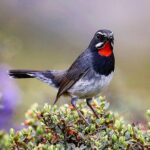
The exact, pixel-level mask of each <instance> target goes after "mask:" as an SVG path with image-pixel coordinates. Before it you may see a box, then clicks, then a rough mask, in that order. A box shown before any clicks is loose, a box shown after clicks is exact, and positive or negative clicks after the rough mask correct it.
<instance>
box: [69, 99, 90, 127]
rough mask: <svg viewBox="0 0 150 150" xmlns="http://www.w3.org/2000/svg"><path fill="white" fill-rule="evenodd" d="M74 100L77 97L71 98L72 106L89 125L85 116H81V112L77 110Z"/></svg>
mask: <svg viewBox="0 0 150 150" xmlns="http://www.w3.org/2000/svg"><path fill="white" fill-rule="evenodd" d="M76 101H77V97H73V98H72V99H71V104H72V106H73V107H74V108H75V109H76V111H77V112H78V115H79V116H80V117H81V118H82V119H83V120H84V121H85V122H86V123H87V124H88V125H89V123H88V121H87V120H86V119H85V117H84V116H83V114H82V113H81V111H80V110H78V108H77V106H76Z"/></svg>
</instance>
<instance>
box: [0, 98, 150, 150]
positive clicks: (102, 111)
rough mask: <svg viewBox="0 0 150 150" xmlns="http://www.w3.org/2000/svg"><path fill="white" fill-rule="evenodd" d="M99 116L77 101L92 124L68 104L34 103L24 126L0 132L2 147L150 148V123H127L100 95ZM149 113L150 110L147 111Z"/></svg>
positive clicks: (40, 149)
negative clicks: (112, 110) (144, 125)
mask: <svg viewBox="0 0 150 150" xmlns="http://www.w3.org/2000/svg"><path fill="white" fill-rule="evenodd" d="M92 105H93V107H94V109H95V110H96V112H97V114H98V116H99V119H97V118H96V117H95V116H94V114H93V113H92V112H91V111H90V110H89V109H88V108H87V106H86V104H85V102H82V103H80V104H79V105H78V108H79V109H80V111H81V112H82V113H83V115H84V117H85V118H86V119H87V121H88V122H89V124H90V125H89V126H88V125H87V124H86V123H85V121H84V120H82V118H80V117H79V115H78V113H77V111H76V110H75V109H74V108H73V107H72V106H69V105H68V104H64V105H63V106H61V107H57V106H53V107H52V106H50V105H48V104H45V105H44V107H43V108H41V107H39V106H38V105H37V104H35V105H33V106H32V107H31V109H29V111H28V112H27V113H26V120H25V121H24V126H25V127H24V128H23V129H22V130H20V131H14V129H10V133H9V134H5V133H4V132H3V131H1V132H0V149H4V150H5V149H6V150H7V149H12V150H21V149H23V150H31V149H33V150H66V149H69V150H70V149H76V150H88V149H89V150H99V149H100V150H113V149H114V150H148V149H150V123H148V125H147V129H145V130H142V129H140V127H139V126H138V125H134V124H127V123H125V122H124V120H123V119H122V117H120V116H119V115H118V114H115V113H113V112H111V111H109V110H107V109H108V106H109V104H108V103H107V102H106V101H105V100H104V99H103V98H102V97H101V98H98V99H96V100H94V101H93V104H92ZM147 116H149V117H150V111H147Z"/></svg>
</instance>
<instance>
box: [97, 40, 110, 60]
mask: <svg viewBox="0 0 150 150" xmlns="http://www.w3.org/2000/svg"><path fill="white" fill-rule="evenodd" d="M98 54H99V55H101V56H105V57H108V56H110V55H111V54H112V49H111V46H110V43H109V42H107V43H105V45H104V46H103V47H102V48H101V49H99V50H98Z"/></svg>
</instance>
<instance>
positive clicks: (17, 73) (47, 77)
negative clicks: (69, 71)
mask: <svg viewBox="0 0 150 150" xmlns="http://www.w3.org/2000/svg"><path fill="white" fill-rule="evenodd" d="M64 73H65V71H37V70H9V73H8V74H9V76H11V77H13V78H17V79H22V78H36V79H38V80H41V81H43V82H45V83H47V84H49V85H51V86H54V87H57V88H58V87H59V84H60V81H61V79H62V77H63V75H64Z"/></svg>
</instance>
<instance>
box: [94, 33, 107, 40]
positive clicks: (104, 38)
mask: <svg viewBox="0 0 150 150" xmlns="http://www.w3.org/2000/svg"><path fill="white" fill-rule="evenodd" d="M96 37H97V39H99V40H100V41H105V40H106V36H105V35H103V34H97V35H96Z"/></svg>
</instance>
